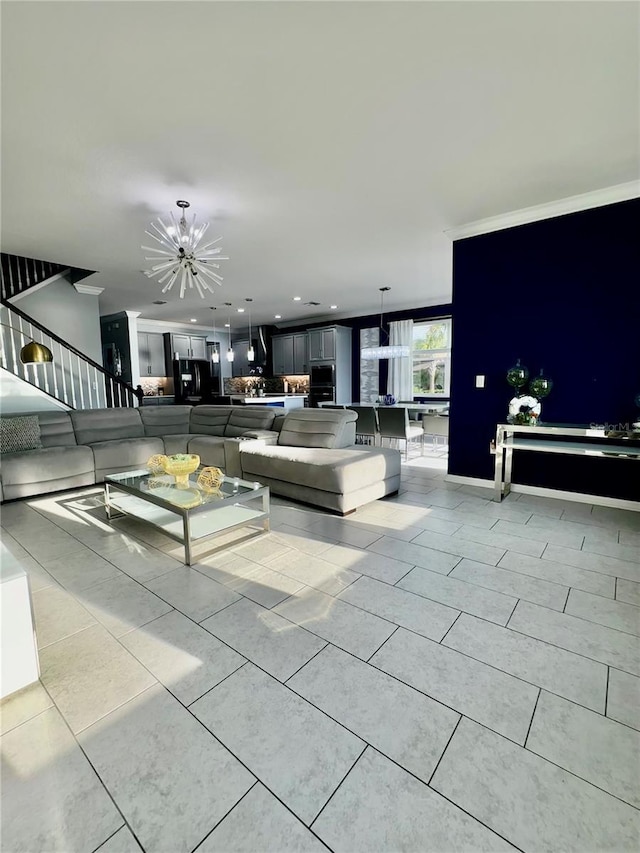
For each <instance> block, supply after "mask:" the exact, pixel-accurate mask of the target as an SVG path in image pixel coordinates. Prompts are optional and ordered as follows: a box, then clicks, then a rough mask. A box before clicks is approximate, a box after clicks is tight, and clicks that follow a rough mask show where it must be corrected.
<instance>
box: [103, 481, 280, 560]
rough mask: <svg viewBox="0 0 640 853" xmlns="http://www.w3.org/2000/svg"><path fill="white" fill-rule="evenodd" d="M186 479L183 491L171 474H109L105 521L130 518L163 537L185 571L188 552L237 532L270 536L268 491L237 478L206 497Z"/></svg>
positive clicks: (189, 553)
mask: <svg viewBox="0 0 640 853" xmlns="http://www.w3.org/2000/svg"><path fill="white" fill-rule="evenodd" d="M197 479H198V471H195V472H194V473H193V474H190V475H189V484H188V486H187V487H186V488H178V487H177V486H176V485H175V482H174V478H173V477H172V476H171V475H169V474H151V473H149V471H148V470H147V469H142V470H138V471H124V472H122V473H120V474H107V476H106V477H105V478H104V503H105V509H106V512H107V518H108V519H111V518H113V517H114V516H117V515H129V516H132V517H133V518H137V519H138V520H139V521H144V522H147V523H148V524H150V525H151V526H152V527H155V528H157V529H158V530H160V531H162V533H164V534H165V535H166V536H169V537H171V539H175V540H176V541H177V542H180V543H181V544H182V545H184V557H185V563H186V565H187V566H190V565H191V560H192V548H193V546H194V545H196V544H199V543H200V542H203V541H205V540H208V539H213V538H215V537H216V536H221V535H222V534H225V533H229V532H230V531H231V530H235V529H236V528H240V527H253V528H255V527H256V526H259V529H260V532H267V531H268V530H269V487H268V486H262V485H260V483H250V482H248V481H247V480H241V479H239V478H238V477H225V478H224V480H223V481H222V484H221V486H220V491H219V492H206V491H204V490H203V489H202V488H201V487H200V486H199V485H198V482H197Z"/></svg>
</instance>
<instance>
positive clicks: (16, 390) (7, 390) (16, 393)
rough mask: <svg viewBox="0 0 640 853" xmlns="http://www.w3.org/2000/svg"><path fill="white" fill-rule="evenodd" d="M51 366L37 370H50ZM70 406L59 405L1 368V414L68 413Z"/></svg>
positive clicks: (37, 368)
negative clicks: (61, 411)
mask: <svg viewBox="0 0 640 853" xmlns="http://www.w3.org/2000/svg"><path fill="white" fill-rule="evenodd" d="M49 367H50V366H49V365H45V364H43V365H38V366H37V367H35V368H32V369H35V370H48V369H49ZM68 408H69V407H68V406H65V405H64V403H58V402H57V400H53V399H52V398H51V397H49V396H48V395H47V394H45V393H44V392H43V391H40V390H39V389H38V388H34V386H33V385H29V383H28V382H25V381H24V380H22V379H19V378H18V377H17V376H14V375H13V373H9V371H8V370H5V369H4V368H3V367H0V414H3V415H17V414H21V413H22V412H49V411H60V410H61V409H62V410H63V411H68Z"/></svg>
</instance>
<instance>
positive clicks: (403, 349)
mask: <svg viewBox="0 0 640 853" xmlns="http://www.w3.org/2000/svg"><path fill="white" fill-rule="evenodd" d="M378 289H379V291H380V332H381V333H384V330H383V327H382V317H383V314H384V295H385V293H386V292H387V291H388V290H391V288H390V287H380V288H378ZM380 339H381V340H382V334H381V335H380ZM408 356H409V347H408V346H403V345H399V344H396V345H392V346H390V345H389V344H387V345H386V346H377V347H362V349H361V350H360V358H361V360H362V361H380V360H382V359H385V358H407V357H408Z"/></svg>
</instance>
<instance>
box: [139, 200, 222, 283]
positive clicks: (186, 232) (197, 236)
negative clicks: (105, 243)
mask: <svg viewBox="0 0 640 853" xmlns="http://www.w3.org/2000/svg"><path fill="white" fill-rule="evenodd" d="M176 204H177V206H178V207H179V208H180V210H181V214H180V219H179V220H177V221H176V218H175V216H174V215H173V212H171V213H170V214H169V216H170V217H171V224H170V225H168V224H165V223H164V222H163V221H162V220H161V219H160V218H158V221H157V222H158V224H156V223H155V222H152V223H151V226H150V227H151V228H152V229H153V231H154V232H155V233H152V232H151V231H145V234H146V235H147V236H148V237H151V239H152V240H155V241H156V243H157V244H158V245H157V246H155V247H151V246H143V247H142V248H143V249H144V250H145V251H147V252H153V253H154V254H153V255H150V256H145V260H146V261H151V262H152V263H153V266H152V267H151V269H148V270H145V271H144V274H145V275H146V276H147V277H148V278H157V279H158V283H159V284H164V287H163V288H162V292H163V293H167V292H168V291H169V290H171V288H172V287H173V285H174V284H175V282H176V281H177V279H178V278H180V299H183V298H184V294H185V291H186V289H187V287H189V288H195V290H197V291H198V294H199V296H200V297H201V298H202V299H204V291H205V290H208V291H210V292H211V293H213V292H214V289H213V287H212V284H217V285H218V286H219V285H221V284H222V280H223V279H222V276H221V275H219V274H218V273H217V272H214V270H217V269H220V261H228V260H229V258H228V257H223V256H222V255H221V254H220V252H221V251H222V249H221V247H220V246H216V243H219V242H220V240H222V237H216V239H215V240H211V241H210V242H208V243H205V244H204V245H201V241H202V238H203V237H204V235H205V233H206V231H207V229H208V228H209V223H208V222H205V223H203V224H202V225H196V217H195V214H194V215H193V217H192V219H191V223H190V224H189V223H187V220H186V218H185V215H184V212H185V210H186V209H187V208H188V207H189V206H190V205H189V202H188V201H177V202H176ZM165 282H166V283H165Z"/></svg>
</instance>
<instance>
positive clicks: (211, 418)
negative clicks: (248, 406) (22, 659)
mask: <svg viewBox="0 0 640 853" xmlns="http://www.w3.org/2000/svg"><path fill="white" fill-rule="evenodd" d="M233 409H234V407H233V406H194V407H193V409H192V410H191V416H190V418H189V432H195V433H199V434H200V435H224V429H225V427H226V425H227V423H228V421H229V415H230V414H231V412H232V411H233Z"/></svg>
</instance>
